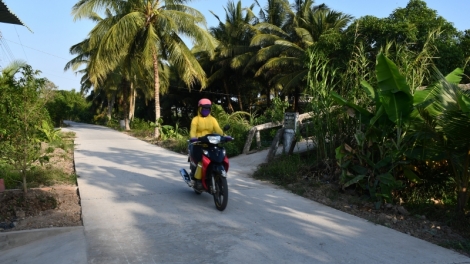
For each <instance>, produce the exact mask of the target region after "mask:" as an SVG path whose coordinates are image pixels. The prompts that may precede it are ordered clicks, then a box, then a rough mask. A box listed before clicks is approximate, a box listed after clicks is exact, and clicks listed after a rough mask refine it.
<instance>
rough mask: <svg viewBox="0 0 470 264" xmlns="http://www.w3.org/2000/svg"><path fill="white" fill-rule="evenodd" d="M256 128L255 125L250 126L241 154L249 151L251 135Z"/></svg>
mask: <svg viewBox="0 0 470 264" xmlns="http://www.w3.org/2000/svg"><path fill="white" fill-rule="evenodd" d="M257 130H258V129H257V128H256V127H252V128H251V129H250V131H249V132H248V138H247V139H246V142H245V146H244V147H243V154H248V151H250V146H251V142H252V141H253V136H254V135H255V132H256V131H257Z"/></svg>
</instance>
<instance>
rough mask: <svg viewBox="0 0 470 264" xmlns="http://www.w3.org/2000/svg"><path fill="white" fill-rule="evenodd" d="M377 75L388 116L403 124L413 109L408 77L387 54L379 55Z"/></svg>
mask: <svg viewBox="0 0 470 264" xmlns="http://www.w3.org/2000/svg"><path fill="white" fill-rule="evenodd" d="M375 70H376V75H377V81H378V86H379V89H378V94H379V97H380V102H381V103H382V105H383V106H384V109H385V112H386V113H387V116H388V118H389V119H390V121H392V122H393V123H395V124H401V123H402V120H404V119H407V118H408V117H409V116H410V114H411V111H412V107H413V97H412V96H411V93H410V87H409V86H408V84H407V83H406V78H405V77H404V76H402V75H401V74H400V72H399V71H398V68H397V66H396V65H395V63H393V62H392V61H391V60H389V59H388V58H387V57H385V55H383V54H382V53H380V54H379V55H378V56H377V65H376V68H375Z"/></svg>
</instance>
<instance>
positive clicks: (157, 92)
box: [152, 49, 160, 139]
mask: <svg viewBox="0 0 470 264" xmlns="http://www.w3.org/2000/svg"><path fill="white" fill-rule="evenodd" d="M152 53H153V54H152V55H153V72H154V79H155V124H156V125H157V126H155V138H157V139H158V138H159V137H160V130H159V126H160V123H159V121H160V77H159V73H158V58H157V52H156V51H155V49H153V50H152Z"/></svg>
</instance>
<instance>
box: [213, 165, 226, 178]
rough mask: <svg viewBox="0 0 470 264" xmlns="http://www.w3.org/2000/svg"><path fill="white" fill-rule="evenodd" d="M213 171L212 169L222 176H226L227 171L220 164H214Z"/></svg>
mask: <svg viewBox="0 0 470 264" xmlns="http://www.w3.org/2000/svg"><path fill="white" fill-rule="evenodd" d="M213 171H214V172H215V173H216V174H218V175H220V176H222V177H224V178H227V171H225V167H224V165H222V164H216V165H214V167H213Z"/></svg>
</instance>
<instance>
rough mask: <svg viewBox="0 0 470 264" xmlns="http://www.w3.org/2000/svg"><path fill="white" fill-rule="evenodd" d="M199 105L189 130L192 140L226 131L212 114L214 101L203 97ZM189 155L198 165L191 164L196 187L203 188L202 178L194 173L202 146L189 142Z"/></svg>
mask: <svg viewBox="0 0 470 264" xmlns="http://www.w3.org/2000/svg"><path fill="white" fill-rule="evenodd" d="M197 107H198V109H197V116H195V117H194V118H193V119H192V121H191V129H190V132H189V136H190V138H191V139H190V142H194V141H197V138H198V137H202V136H205V135H207V134H211V133H214V132H215V133H217V134H220V135H223V134H224V132H223V131H222V129H221V128H220V126H219V123H218V122H217V119H215V118H214V117H213V116H212V115H211V108H212V102H211V101H210V100H209V99H207V98H202V99H201V100H199V102H198V104H197ZM189 155H190V156H191V157H192V160H193V161H194V163H195V164H196V166H194V165H193V164H190V169H191V173H190V177H191V180H194V181H195V185H194V186H195V187H196V189H201V188H202V183H201V180H200V179H196V178H194V173H195V172H196V168H197V164H198V163H199V162H200V161H201V160H202V146H198V145H193V144H189Z"/></svg>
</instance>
